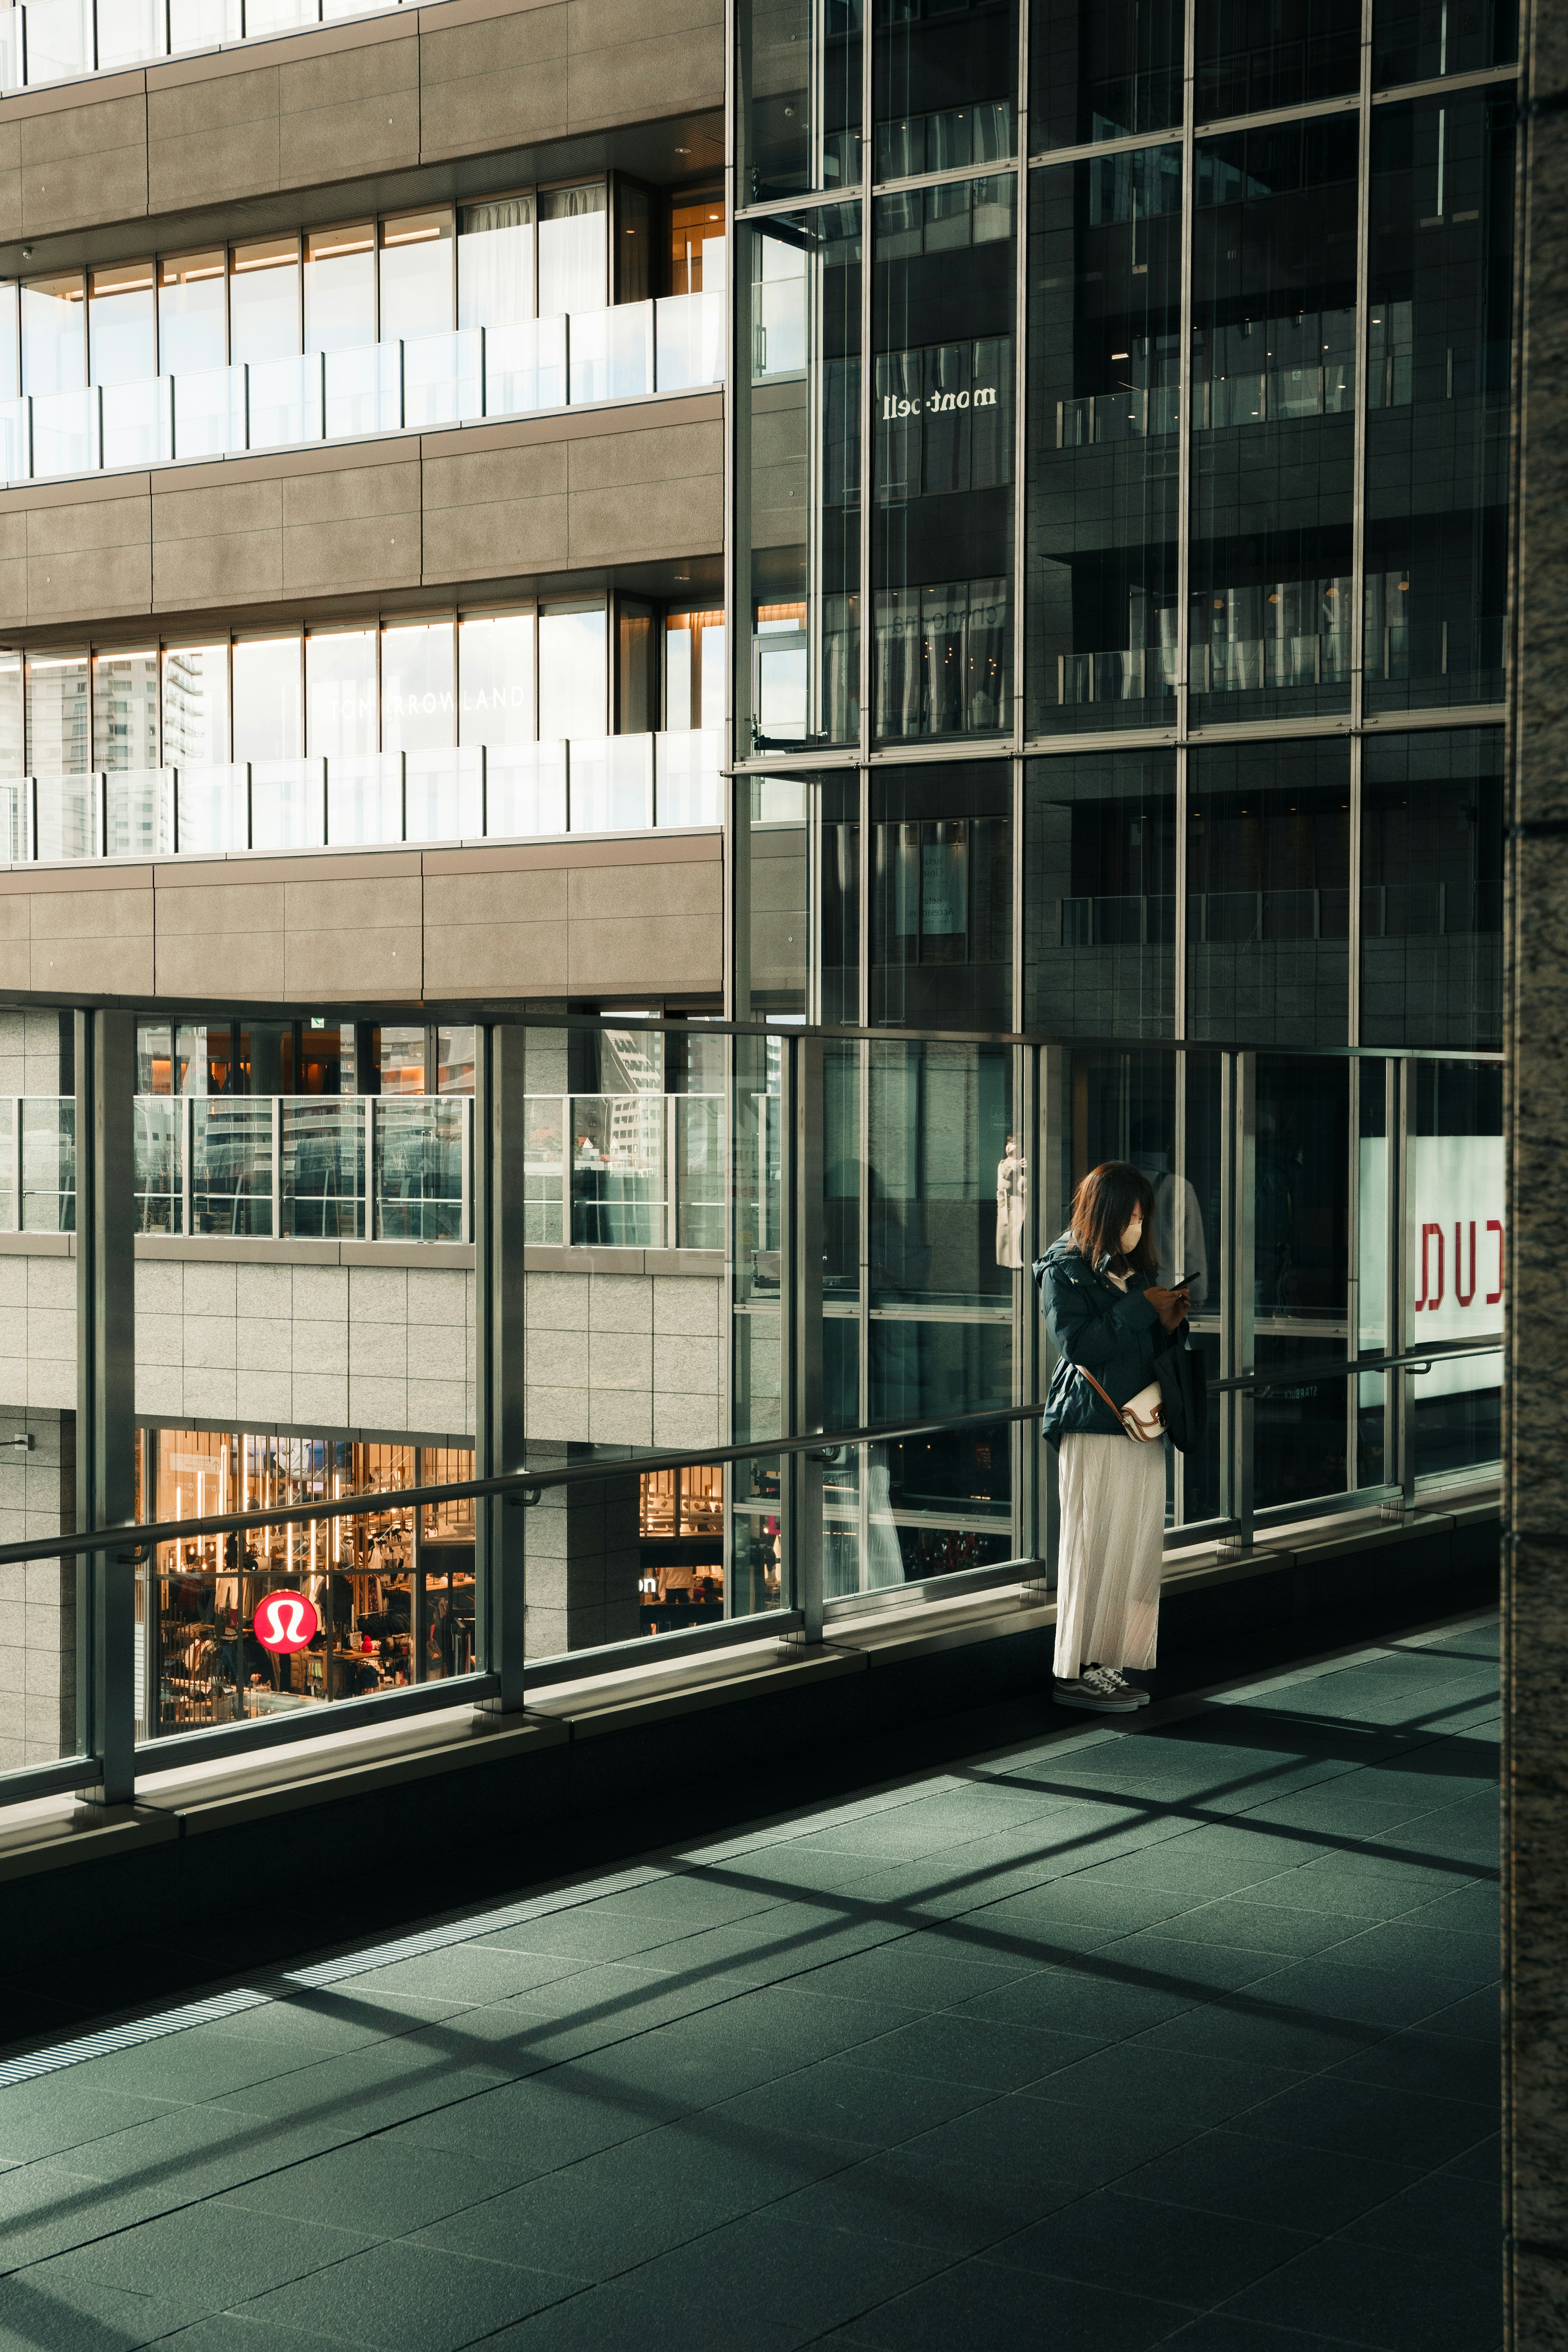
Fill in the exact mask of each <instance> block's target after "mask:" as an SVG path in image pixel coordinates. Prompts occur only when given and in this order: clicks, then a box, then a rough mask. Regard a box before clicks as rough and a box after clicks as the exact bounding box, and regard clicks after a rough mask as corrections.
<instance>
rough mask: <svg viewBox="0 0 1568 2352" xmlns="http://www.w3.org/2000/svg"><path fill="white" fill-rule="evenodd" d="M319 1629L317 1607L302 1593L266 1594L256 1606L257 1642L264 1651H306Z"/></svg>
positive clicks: (319, 1621) (319, 1622)
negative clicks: (263, 1599)
mask: <svg viewBox="0 0 1568 2352" xmlns="http://www.w3.org/2000/svg"><path fill="white" fill-rule="evenodd" d="M320 1632H321V1618H320V1616H319V1615H318V1613H317V1610H316V1604H315V1602H314V1601H309V1600H307V1599H306V1597H305V1595H304V1593H302V1592H269V1593H268V1595H267V1598H266V1600H265V1601H258V1603H257V1605H256V1638H257V1640H258V1642H259V1643H260V1644H261V1646H262V1648H263V1649H264V1650H281V1651H283V1652H284V1653H285V1654H288V1653H290V1652H292V1651H295V1650H308V1649H309V1648H310V1643H312V1641H314V1639H315V1637H316V1635H317V1634H318V1633H320Z"/></svg>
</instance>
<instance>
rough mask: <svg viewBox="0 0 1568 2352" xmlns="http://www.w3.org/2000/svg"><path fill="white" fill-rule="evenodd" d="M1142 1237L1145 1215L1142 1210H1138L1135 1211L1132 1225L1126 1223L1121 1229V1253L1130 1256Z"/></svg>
mask: <svg viewBox="0 0 1568 2352" xmlns="http://www.w3.org/2000/svg"><path fill="white" fill-rule="evenodd" d="M1142 1238H1143V1216H1142V1211H1141V1210H1138V1211H1134V1213H1133V1217H1132V1223H1131V1224H1130V1225H1124V1226H1123V1227H1122V1230H1121V1255H1123V1257H1130V1256H1131V1254H1132V1252H1133V1251H1134V1250H1135V1249H1136V1248H1137V1246H1138V1244H1139V1243H1140V1242H1141V1241H1142Z"/></svg>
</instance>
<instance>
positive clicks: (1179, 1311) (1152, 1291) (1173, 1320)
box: [1143, 1283, 1187, 1331]
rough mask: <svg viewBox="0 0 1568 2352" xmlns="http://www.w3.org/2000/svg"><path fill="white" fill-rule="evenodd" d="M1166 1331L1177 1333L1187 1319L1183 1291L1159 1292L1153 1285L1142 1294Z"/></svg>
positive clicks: (1184, 1293)
mask: <svg viewBox="0 0 1568 2352" xmlns="http://www.w3.org/2000/svg"><path fill="white" fill-rule="evenodd" d="M1143 1296H1144V1297H1145V1298H1146V1299H1147V1300H1148V1301H1149V1304H1150V1306H1151V1307H1152V1308H1153V1310H1154V1312H1155V1314H1156V1315H1157V1316H1158V1317H1159V1318H1160V1320H1161V1322H1162V1323H1163V1325H1164V1327H1165V1328H1166V1330H1167V1331H1179V1330H1180V1329H1181V1328H1182V1325H1183V1324H1184V1322H1185V1321H1186V1319H1187V1294H1186V1292H1185V1291H1184V1290H1161V1289H1159V1288H1158V1287H1157V1286H1155V1285H1154V1284H1153V1283H1151V1284H1150V1286H1149V1287H1148V1289H1147V1290H1145V1292H1144V1293H1143Z"/></svg>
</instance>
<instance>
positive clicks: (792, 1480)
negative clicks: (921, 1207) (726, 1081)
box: [779, 1037, 823, 1643]
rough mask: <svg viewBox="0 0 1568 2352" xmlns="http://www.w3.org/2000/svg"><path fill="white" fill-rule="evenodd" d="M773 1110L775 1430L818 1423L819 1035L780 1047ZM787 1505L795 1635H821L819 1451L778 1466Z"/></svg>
mask: <svg viewBox="0 0 1568 2352" xmlns="http://www.w3.org/2000/svg"><path fill="white" fill-rule="evenodd" d="M780 1083H781V1089H782V1099H781V1101H780V1105H779V1190H780V1195H781V1197H780V1202H779V1342H780V1350H781V1357H782V1361H781V1364H780V1373H781V1379H780V1383H779V1388H780V1402H781V1406H782V1412H783V1418H784V1433H785V1434H786V1435H788V1436H791V1437H795V1436H801V1435H805V1434H809V1433H810V1432H812V1431H813V1430H819V1429H820V1428H821V1427H822V1405H823V1394H822V1234H823V1223H822V1084H823V1053H822V1040H821V1038H820V1037H791V1038H789V1039H788V1040H787V1041H786V1045H785V1051H784V1056H783V1063H782V1067H781V1071H780ZM785 1466H786V1471H787V1476H786V1477H785V1478H782V1479H781V1480H780V1485H781V1486H787V1491H788V1496H789V1507H788V1509H787V1510H786V1512H785V1515H784V1541H785V1543H786V1545H787V1547H788V1550H789V1554H790V1562H789V1564H790V1567H791V1570H792V1576H791V1580H790V1583H789V1586H788V1590H789V1591H792V1592H793V1595H794V1599H795V1607H796V1608H797V1609H798V1610H799V1611H800V1612H801V1617H802V1625H801V1638H802V1640H803V1641H805V1643H817V1642H820V1641H821V1639H822V1628H823V1557H822V1553H823V1529H822V1489H823V1476H822V1473H823V1455H822V1454H821V1453H819V1452H816V1451H815V1450H813V1451H804V1452H801V1453H797V1454H791V1455H790V1456H789V1457H788V1460H787V1464H786V1465H785Z"/></svg>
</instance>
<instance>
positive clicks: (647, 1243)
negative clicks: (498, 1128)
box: [523, 1094, 724, 1249]
mask: <svg viewBox="0 0 1568 2352" xmlns="http://www.w3.org/2000/svg"><path fill="white" fill-rule="evenodd" d="M525 1132H526V1137H527V1141H526V1145H525V1150H524V1160H523V1196H524V1213H525V1220H526V1238H527V1239H528V1240H529V1241H531V1242H537V1243H540V1244H545V1245H548V1246H552V1247H555V1248H563V1247H567V1246H574V1247H578V1248H585V1249H589V1248H595V1247H597V1248H601V1249H722V1247H723V1245H724V1169H723V1150H724V1108H723V1100H722V1097H720V1096H718V1095H664V1094H636V1095H531V1096H530V1097H529V1098H528V1105H527V1115H526V1129H525Z"/></svg>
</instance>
